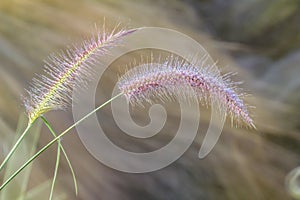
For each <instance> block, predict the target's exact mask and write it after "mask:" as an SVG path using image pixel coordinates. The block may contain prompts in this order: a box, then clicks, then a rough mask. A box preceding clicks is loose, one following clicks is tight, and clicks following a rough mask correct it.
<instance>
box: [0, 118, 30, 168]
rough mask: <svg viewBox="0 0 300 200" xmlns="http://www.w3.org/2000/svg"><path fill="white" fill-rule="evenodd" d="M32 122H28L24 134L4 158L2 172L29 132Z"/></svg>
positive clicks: (0, 166) (1, 166)
mask: <svg viewBox="0 0 300 200" xmlns="http://www.w3.org/2000/svg"><path fill="white" fill-rule="evenodd" d="M32 124H33V123H28V125H27V127H26V129H25V130H24V132H23V133H22V135H21V136H20V137H19V139H18V141H17V142H16V143H15V144H14V146H13V147H12V149H11V150H10V152H9V153H8V154H7V156H6V157H5V159H4V160H3V162H2V163H1V165H0V172H1V171H2V169H3V168H4V166H5V164H6V163H7V162H8V160H9V159H10V157H11V156H12V155H13V153H14V152H15V151H16V149H17V147H18V146H19V145H20V143H21V142H22V140H23V139H24V137H25V135H26V134H27V133H28V131H29V129H30V128H31V126H32Z"/></svg>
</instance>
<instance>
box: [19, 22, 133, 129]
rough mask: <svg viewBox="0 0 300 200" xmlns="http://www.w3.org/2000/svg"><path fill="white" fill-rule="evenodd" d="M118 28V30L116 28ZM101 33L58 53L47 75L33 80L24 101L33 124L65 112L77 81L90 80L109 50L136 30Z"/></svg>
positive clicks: (48, 65) (47, 63)
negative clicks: (51, 113) (53, 112)
mask: <svg viewBox="0 0 300 200" xmlns="http://www.w3.org/2000/svg"><path fill="white" fill-rule="evenodd" d="M116 28H117V27H116ZM116 28H115V29H114V30H113V31H112V32H110V33H106V32H105V27H103V31H104V32H102V33H98V34H96V35H94V36H93V37H91V38H90V39H87V40H85V41H83V42H82V45H81V46H78V47H77V46H73V47H71V48H69V49H68V50H65V51H62V52H61V53H55V54H52V55H50V56H49V57H48V59H47V60H46V61H45V70H44V71H45V72H46V75H41V76H38V77H36V78H34V79H33V81H32V83H31V85H30V88H29V90H27V91H26V93H27V95H26V97H23V102H24V105H25V109H26V113H27V115H28V117H29V123H32V122H33V121H35V120H36V119H37V118H38V117H39V116H41V115H42V114H43V113H45V112H47V111H49V110H57V109H65V108H66V107H67V106H68V104H69V102H70V100H71V92H72V89H73V84H74V83H75V82H74V80H75V79H76V80H79V81H80V82H82V83H84V82H86V81H87V80H89V79H90V78H91V77H90V74H91V73H90V71H91V70H92V66H93V65H94V64H96V63H97V61H99V60H100V58H101V56H104V55H107V53H108V50H109V49H110V48H111V47H113V46H116V45H118V44H119V42H120V41H121V40H122V38H124V37H125V36H126V35H128V34H130V33H133V32H134V31H136V29H131V30H124V29H122V30H120V31H116Z"/></svg>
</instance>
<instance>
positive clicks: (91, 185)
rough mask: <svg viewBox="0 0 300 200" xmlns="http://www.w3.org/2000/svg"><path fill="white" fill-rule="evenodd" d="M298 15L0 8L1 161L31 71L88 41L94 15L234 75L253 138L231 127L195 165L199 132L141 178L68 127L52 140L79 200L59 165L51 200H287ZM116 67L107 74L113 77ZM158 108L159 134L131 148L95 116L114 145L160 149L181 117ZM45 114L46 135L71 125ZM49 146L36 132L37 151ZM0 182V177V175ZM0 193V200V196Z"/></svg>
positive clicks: (288, 6) (61, 116) (207, 8)
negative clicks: (167, 32) (182, 37)
mask: <svg viewBox="0 0 300 200" xmlns="http://www.w3.org/2000/svg"><path fill="white" fill-rule="evenodd" d="M299 11H300V7H299V2H297V1H284V0H275V1H273V2H266V1H263V0H259V1H255V2H254V1H249V2H246V1H237V0H231V1H228V3H227V4H226V5H225V3H222V2H221V1H200V0H183V1H181V0H165V1H163V0H152V1H150V0H141V1H137V0H124V1H116V0H86V1H84V0H64V1H59V0H44V1H42V0H1V2H0V137H1V140H0V141H1V142H0V143H1V154H0V157H1V160H2V159H3V158H4V156H5V155H6V154H7V152H8V150H9V149H10V145H11V143H12V141H13V138H15V130H16V127H17V124H18V120H19V116H20V115H21V114H23V113H24V108H23V106H22V102H21V100H20V95H21V94H23V93H24V88H26V87H28V84H29V82H30V80H31V79H32V78H33V76H34V74H35V73H42V67H43V60H44V59H45V58H46V57H47V56H48V55H49V54H50V53H51V52H57V51H58V50H60V49H65V48H66V46H67V45H70V44H73V43H77V42H80V41H81V40H82V38H83V37H84V36H87V35H89V34H90V33H91V31H92V30H93V26H94V23H96V24H100V25H101V24H102V23H103V20H104V18H105V21H106V23H108V25H110V26H113V25H114V24H116V23H118V22H121V24H124V25H128V26H129V27H144V26H158V27H165V28H171V29H175V30H177V31H180V32H182V33H185V34H187V35H189V36H190V37H192V38H194V39H195V40H197V41H198V42H199V43H201V44H202V45H203V46H204V47H205V48H206V49H207V50H208V51H209V53H210V54H211V56H212V58H213V59H214V60H217V61H218V65H219V66H220V67H221V68H222V67H224V68H225V71H237V72H238V75H237V76H236V77H235V78H236V79H237V80H243V81H244V84H243V85H242V86H241V87H242V88H244V89H245V90H246V91H249V93H251V96H250V97H248V98H247V99H246V100H247V102H248V103H249V104H251V105H254V106H255V107H256V108H255V109H254V110H253V113H254V120H255V123H256V125H257V130H256V131H255V130H248V129H243V128H237V129H236V128H233V127H231V126H230V122H229V120H228V123H226V126H225V128H224V130H223V133H222V136H221V138H220V140H219V141H218V143H217V145H216V147H215V148H214V150H213V151H212V152H211V153H210V154H209V156H208V157H206V158H205V159H203V160H199V159H198V157H197V154H198V151H199V148H200V145H201V142H202V140H203V137H204V135H203V133H204V131H199V133H198V135H197V138H196V141H195V142H194V143H193V145H192V146H191V147H190V148H189V150H188V151H187V152H186V153H185V154H184V155H183V156H182V157H181V158H180V159H179V160H177V161H176V162H175V163H173V164H172V165H170V166H168V167H166V168H164V169H162V170H159V171H156V172H151V173H147V174H127V173H122V172H118V171H116V170H113V169H110V168H108V167H106V166H105V165H102V164H101V163H100V162H98V161H97V160H96V159H94V158H93V157H92V156H91V155H90V154H89V153H88V152H87V150H86V149H85V147H84V146H83V145H82V143H81V141H80V139H79V137H78V135H77V134H76V131H74V130H73V131H72V132H71V133H69V134H67V135H66V136H65V137H64V138H63V142H62V143H63V145H64V147H65V148H66V150H67V152H68V154H69V156H70V159H71V161H72V163H73V166H74V169H75V172H76V175H77V178H78V182H79V195H78V196H77V197H76V196H75V194H74V189H73V185H72V178H71V174H70V172H69V169H68V166H67V163H66V161H65V160H64V159H63V160H62V162H61V166H60V170H59V178H58V182H57V186H56V188H55V194H56V195H55V197H56V199H59V195H60V194H63V196H60V197H61V199H71V200H73V199H83V200H98V199H101V200H102V199H103V200H106V199H109V200H119V199H122V200H127V199H128V200H129V199H130V200H131V199H143V200H166V199H172V200H194V199H195V200H198V199H201V200H219V199H220V200H253V199H255V200H269V199H272V200H283V199H284V200H289V199H293V198H292V197H291V196H290V195H289V193H288V192H287V188H286V186H285V177H286V175H287V174H288V173H289V172H290V171H291V170H292V169H294V168H296V167H297V166H299V165H300V120H299V117H300V114H299V112H300V108H299V106H300V104H299V100H300V93H299V92H300V81H299V75H300V66H299V65H300V64H299V63H300V39H299V26H298V24H297V23H298V21H299V20H300V15H299V13H300V12H299ZM153 39H154V40H155V38H153ZM128 60H130V58H128ZM124 61H126V59H124ZM119 64H120V63H116V66H115V68H114V66H112V72H116V71H115V70H117V67H118V66H117V65H119ZM107 74H108V75H107V77H105V78H104V79H103V80H102V82H103V83H104V84H103V85H105V83H106V84H107V88H102V89H99V95H98V96H99V98H96V101H97V103H99V104H100V102H103V101H104V100H105V99H107V98H108V95H109V94H108V93H107V91H108V92H109V90H110V88H111V84H112V83H113V82H115V81H116V80H115V79H114V77H115V75H114V76H109V74H110V72H108V73H107ZM104 87H105V86H104ZM169 106H170V107H169V111H170V116H171V119H170V120H169V121H168V123H167V127H166V128H164V133H165V134H163V135H161V136H159V137H157V138H156V139H153V140H150V141H146V142H143V143H140V144H139V143H138V142H139V141H138V140H131V139H130V138H128V137H124V136H122V132H121V131H120V130H119V129H118V127H117V125H116V124H115V123H114V122H113V120H112V117H111V111H110V110H109V108H105V109H103V110H101V111H100V112H99V116H100V115H101V120H104V121H103V122H102V124H103V125H104V129H105V131H106V133H109V134H110V138H111V139H112V140H113V141H114V142H115V143H117V144H119V145H120V146H123V147H127V148H128V149H133V150H137V149H138V150H139V149H140V150H141V151H142V150H147V149H148V148H157V147H161V146H163V145H164V144H165V142H166V141H169V140H170V138H172V137H173V135H174V134H173V133H174V132H175V131H176V128H177V126H178V125H177V124H176V123H177V122H178V120H179V118H178V117H180V116H179V114H178V113H176V112H175V111H173V110H174V107H172V106H174V105H173V104H170V105H169ZM201 109H202V110H203V111H202V110H201V121H200V127H202V128H203V129H205V128H206V127H207V124H208V120H209V117H210V110H209V109H206V108H204V107H202V108H201ZM46 116H47V118H48V119H49V121H51V123H52V124H53V126H54V128H55V129H56V130H57V131H62V130H64V129H65V128H67V127H68V126H69V125H71V124H72V121H73V119H72V113H71V111H67V112H63V111H53V112H50V113H48V114H47V115H46ZM141 116H142V120H140V121H139V123H141V124H143V123H144V124H147V122H148V121H147V120H148V118H147V109H146V110H138V112H137V113H136V119H141ZM144 118H145V119H144ZM124 120H126V119H124ZM137 121H138V120H137ZM24 123H25V122H24ZM37 129H38V127H37ZM33 132H34V131H33ZM38 132H39V131H38V130H37V131H35V133H36V134H37V133H38ZM33 134H34V133H33ZM33 134H31V135H33ZM31 137H33V136H31ZM29 138H30V137H29ZM50 139H51V135H50V133H49V131H48V130H47V129H46V128H45V127H44V126H43V125H42V126H41V132H40V138H39V139H38V145H37V148H38V149H39V148H41V147H42V146H43V145H45V144H46V143H47V141H49V140H50ZM32 141H33V140H32ZM32 141H31V140H30V139H29V144H30V142H32ZM28 148H30V147H28ZM25 149H26V148H25ZM24 152H25V150H24ZM55 152H56V147H55V145H54V146H53V147H52V148H50V149H49V150H48V151H46V152H45V153H44V154H42V156H41V157H39V158H38V159H37V160H36V161H35V162H34V164H33V168H32V171H31V174H30V176H29V178H28V180H29V181H28V185H26V188H27V189H26V190H27V191H30V190H31V189H34V188H36V187H38V186H40V185H41V183H44V182H45V181H48V180H51V178H52V176H53V170H54V164H55V155H56V153H55ZM22 153H23V152H22V151H20V152H18V154H17V155H18V156H19V158H20V159H19V158H18V157H16V160H17V161H18V160H19V161H20V162H21V161H22V160H23V159H24V158H22ZM20 162H16V166H17V165H20V164H21V163H20ZM16 166H15V167H16ZM0 177H1V180H2V179H3V173H2V172H1V174H0ZM18 181H21V180H17V181H15V182H12V183H11V184H10V185H9V187H8V188H7V191H8V192H7V194H6V195H8V196H5V200H6V199H9V200H10V199H12V200H14V199H16V198H17V197H16V196H15V195H14V194H13V193H14V192H16V191H21V189H20V188H21V186H20V185H18ZM37 191H39V194H36V195H32V197H31V199H48V193H49V191H50V187H45V188H44V189H40V190H37ZM2 192H3V191H1V192H0V198H4V197H3V195H2V196H1V193H2ZM28 199H30V198H28ZM54 199H55V198H54Z"/></svg>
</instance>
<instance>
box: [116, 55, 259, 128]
mask: <svg viewBox="0 0 300 200" xmlns="http://www.w3.org/2000/svg"><path fill="white" fill-rule="evenodd" d="M231 76H232V74H226V75H223V76H222V75H221V73H220V71H219V69H218V68H217V67H216V66H215V65H213V66H196V65H195V64H192V63H188V62H186V61H184V60H183V59H180V58H178V57H174V56H170V57H167V58H166V59H165V60H163V61H159V62H153V60H152V61H150V62H149V63H145V64H141V65H139V66H137V67H135V68H133V69H131V70H129V71H128V72H127V73H125V74H124V75H123V76H122V77H121V78H120V80H119V82H118V87H119V89H120V90H121V92H122V93H123V94H124V95H125V97H126V99H127V100H128V101H129V102H130V103H132V104H140V103H142V101H147V102H149V103H151V102H152V100H153V98H155V97H158V98H160V99H161V100H166V99H173V98H174V97H184V98H185V99H191V98H197V99H198V100H200V102H202V103H205V104H207V105H208V104H211V102H218V104H219V105H220V106H221V108H225V109H226V110H227V113H229V115H230V116H231V117H232V119H235V120H236V121H237V122H243V123H244V124H246V125H247V126H249V127H254V128H255V126H254V123H253V120H252V118H251V117H250V115H249V112H248V107H247V106H246V105H245V104H244V102H243V100H242V97H243V94H241V93H238V90H239V89H238V88H237V87H236V85H237V83H234V82H232V81H231V80H230V77H231ZM191 89H192V90H193V91H194V92H195V93H192V92H191ZM193 94H196V96H193Z"/></svg>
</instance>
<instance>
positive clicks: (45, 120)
mask: <svg viewBox="0 0 300 200" xmlns="http://www.w3.org/2000/svg"><path fill="white" fill-rule="evenodd" d="M41 119H42V120H43V122H44V123H45V125H46V126H47V127H48V129H49V130H50V132H51V133H52V135H53V136H54V137H57V134H56V132H55V131H54V129H53V128H52V126H51V125H50V123H49V122H48V120H47V119H46V118H45V117H43V116H41ZM58 142H59V143H60V147H61V151H62V152H63V154H64V156H65V158H66V160H67V163H68V165H69V168H70V170H71V173H72V176H73V182H74V187H75V193H76V195H78V186H77V180H76V176H75V172H74V169H73V167H72V164H71V162H70V159H69V157H68V155H67V153H66V151H65V148H64V147H63V146H62V144H61V142H60V140H58Z"/></svg>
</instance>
